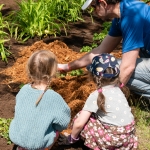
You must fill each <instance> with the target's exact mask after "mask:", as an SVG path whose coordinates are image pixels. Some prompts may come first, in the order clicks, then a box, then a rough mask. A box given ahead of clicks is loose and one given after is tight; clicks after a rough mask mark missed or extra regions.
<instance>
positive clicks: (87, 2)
mask: <svg viewBox="0 0 150 150" xmlns="http://www.w3.org/2000/svg"><path fill="white" fill-rule="evenodd" d="M92 1H93V0H86V2H85V3H84V4H83V6H82V7H81V9H82V10H85V9H86V8H88V7H89V6H90V4H91V3H92Z"/></svg>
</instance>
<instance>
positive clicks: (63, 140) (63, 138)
mask: <svg viewBox="0 0 150 150" xmlns="http://www.w3.org/2000/svg"><path fill="white" fill-rule="evenodd" d="M78 140H79V138H77V139H74V138H72V137H71V134H67V133H66V134H65V135H64V134H60V135H59V138H58V144H59V145H71V144H74V143H75V142H77V141H78Z"/></svg>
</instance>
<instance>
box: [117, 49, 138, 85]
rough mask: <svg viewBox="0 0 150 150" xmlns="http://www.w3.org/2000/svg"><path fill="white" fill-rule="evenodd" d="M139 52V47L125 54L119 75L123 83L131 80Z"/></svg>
mask: <svg viewBox="0 0 150 150" xmlns="http://www.w3.org/2000/svg"><path fill="white" fill-rule="evenodd" d="M138 53H139V49H135V50H132V51H129V52H126V53H124V54H123V56H122V61H121V64H120V75H119V79H120V82H121V83H124V84H126V83H127V82H128V81H129V79H130V77H131V75H132V73H133V71H134V69H135V66H136V60H137V57H138Z"/></svg>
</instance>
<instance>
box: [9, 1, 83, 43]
mask: <svg viewBox="0 0 150 150" xmlns="http://www.w3.org/2000/svg"><path fill="white" fill-rule="evenodd" d="M83 2H84V1H83V0H77V1H75V0H72V1H68V0H55V1H53V0H22V1H21V2H18V3H17V4H18V6H19V10H18V11H17V12H12V13H11V14H10V15H9V16H8V17H7V18H8V20H9V24H10V25H9V26H8V29H9V32H10V35H11V36H14V38H15V39H16V40H18V41H23V42H24V41H26V40H27V39H29V38H33V37H35V36H39V37H43V36H47V35H54V36H56V35H57V34H60V31H61V30H62V29H64V31H65V33H66V34H67V31H66V25H67V23H68V22H70V21H77V20H79V19H80V20H82V19H81V11H80V9H81V5H82V4H83Z"/></svg>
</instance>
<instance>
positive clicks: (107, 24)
mask: <svg viewBox="0 0 150 150" xmlns="http://www.w3.org/2000/svg"><path fill="white" fill-rule="evenodd" d="M110 26H111V22H104V23H103V24H102V27H103V30H102V31H101V33H99V34H98V33H94V36H93V41H97V40H98V41H100V42H102V41H103V39H104V38H105V36H106V35H107V34H108V31H109V29H110Z"/></svg>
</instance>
